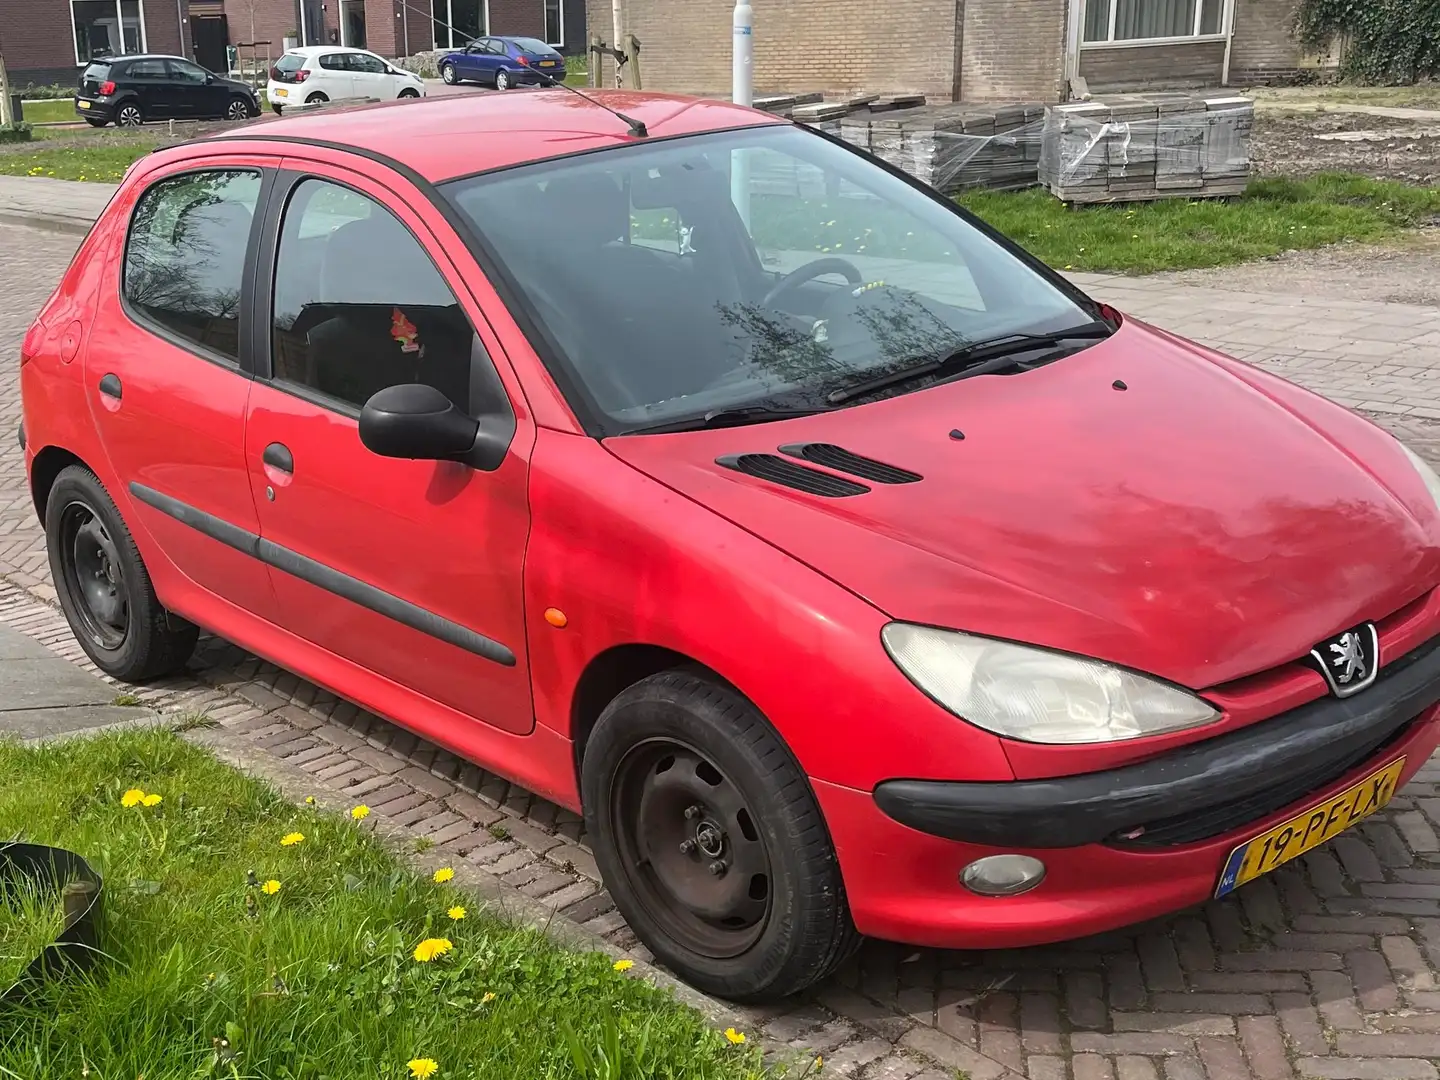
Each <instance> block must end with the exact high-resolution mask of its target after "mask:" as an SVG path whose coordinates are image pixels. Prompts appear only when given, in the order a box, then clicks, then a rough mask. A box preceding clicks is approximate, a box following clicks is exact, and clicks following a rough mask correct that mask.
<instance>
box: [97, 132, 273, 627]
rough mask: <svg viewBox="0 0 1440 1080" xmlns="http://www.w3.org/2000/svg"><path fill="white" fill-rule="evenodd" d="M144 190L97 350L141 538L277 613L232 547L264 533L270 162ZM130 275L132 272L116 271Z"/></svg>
mask: <svg viewBox="0 0 1440 1080" xmlns="http://www.w3.org/2000/svg"><path fill="white" fill-rule="evenodd" d="M185 164H186V167H187V171H185V172H181V173H177V174H174V175H170V176H166V177H164V178H162V179H159V180H157V181H156V182H154V183H152V184H150V185H149V186H147V187H146V188H144V190H143V192H142V193H140V194H139V195H138V197H137V196H136V194H134V192H133V190H132V193H131V194H129V195H127V198H128V199H130V200H132V202H131V203H130V204H129V205H127V206H126V207H125V211H126V212H127V214H129V215H130V227H129V230H128V235H127V234H126V233H125V232H121V231H117V235H116V240H115V244H114V246H113V248H112V249H111V250H110V251H109V252H108V254H107V255H106V258H107V259H108V260H110V263H111V271H112V273H114V274H115V276H119V277H121V281H122V284H121V288H120V290H119V291H117V292H115V293H108V292H107V293H106V294H105V295H103V297H102V299H101V302H100V310H99V312H98V313H97V317H96V319H95V323H94V330H93V332H92V337H91V339H90V342H89V345H88V347H87V349H86V352H85V359H84V362H83V366H84V378H85V389H86V397H87V399H88V401H89V402H90V412H91V415H92V417H93V420H94V424H95V428H96V430H97V432H98V433H99V436H100V440H101V443H102V444H103V446H104V449H105V454H106V456H107V458H108V459H109V463H110V467H111V469H112V471H113V473H114V474H115V476H116V477H117V479H118V481H119V483H118V485H117V486H118V488H119V490H117V491H114V492H112V493H111V494H112V495H113V497H114V498H115V501H116V503H117V504H119V505H120V506H122V507H123V506H125V505H127V503H128V505H129V506H130V507H131V509H130V511H129V512H127V513H126V518H127V519H128V520H129V521H130V523H131V525H132V526H134V527H135V532H137V533H139V532H141V531H144V532H148V533H149V534H150V536H151V537H152V538H153V539H154V541H155V543H156V544H157V545H158V546H159V547H160V549H161V550H163V552H164V553H165V555H166V556H167V557H168V559H169V560H170V562H171V563H173V564H174V566H175V567H176V568H177V569H178V570H179V571H180V573H182V574H184V575H185V576H186V577H187V578H189V579H190V580H191V581H192V582H194V583H195V584H196V585H197V586H199V587H200V588H201V589H204V590H206V591H208V592H210V593H212V594H214V595H216V596H218V597H220V598H222V599H224V600H228V601H230V602H232V603H235V604H238V605H240V606H241V607H244V608H246V609H248V610H250V611H253V612H255V613H256V614H257V615H259V616H260V617H261V618H270V617H271V616H272V615H273V594H272V593H271V589H270V579H269V575H268V573H267V572H266V569H265V567H264V566H263V565H262V564H261V563H260V562H259V561H257V560H256V559H255V558H254V557H253V556H252V555H250V554H244V553H242V552H241V551H240V550H237V548H236V547H235V546H234V545H233V544H232V543H230V542H227V539H226V538H227V537H230V538H233V537H234V536H236V535H239V534H248V535H249V536H252V537H253V536H256V535H257V534H258V533H259V528H260V522H259V517H258V515H257V514H256V511H255V503H254V501H253V500H252V498H251V494H250V484H249V480H248V478H247V476H246V468H245V456H244V448H245V412H246V406H247V404H248V401H249V396H250V386H251V382H250V379H249V377H248V375H247V373H246V372H245V370H243V365H242V358H245V359H248V356H247V349H246V346H247V345H248V335H247V334H245V333H244V332H242V318H241V315H242V311H243V307H244V300H245V296H244V294H245V291H246V288H245V265H246V262H245V260H246V254H247V250H248V248H249V245H250V242H251V237H252V234H253V233H254V232H256V231H257V230H255V229H254V227H253V226H254V223H255V221H256V217H257V207H259V206H261V205H263V201H264V200H263V195H264V191H265V188H266V184H267V180H266V176H267V175H273V173H266V172H264V171H262V170H263V168H264V166H265V165H266V164H268V165H269V166H270V167H271V168H272V169H273V167H274V166H275V165H276V164H278V162H276V161H274V160H271V161H269V162H268V163H267V162H266V161H265V160H264V159H246V161H245V163H244V164H239V165H237V164H232V163H230V162H228V161H227V162H226V164H225V165H224V166H223V167H222V166H220V165H218V164H217V165H214V166H213V167H210V166H206V165H205V163H204V162H203V161H202V162H199V163H196V162H191V161H187V162H186V163H185ZM116 264H118V265H116Z"/></svg>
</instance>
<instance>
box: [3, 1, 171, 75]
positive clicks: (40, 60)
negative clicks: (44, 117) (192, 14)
mask: <svg viewBox="0 0 1440 1080" xmlns="http://www.w3.org/2000/svg"><path fill="white" fill-rule="evenodd" d="M143 2H144V11H145V46H146V48H147V49H148V50H149V51H150V52H161V53H174V54H183V55H186V56H188V55H189V54H190V53H189V47H188V42H187V43H186V45H185V47H184V48H183V49H182V45H181V36H180V22H179V19H180V13H179V11H178V10H177V8H176V5H175V2H174V0H143ZM0 50H3V51H4V53H5V67H6V72H7V74H8V75H9V77H10V80H11V81H12V82H13V83H14V84H15V85H16V86H17V87H22V88H23V87H25V86H27V85H30V84H34V85H37V86H44V85H48V84H51V83H60V84H62V85H66V86H69V85H73V84H74V83H75V81H76V78H77V77H78V74H79V72H78V69H77V67H76V63H75V31H74V27H73V26H72V24H71V22H70V3H69V0H0Z"/></svg>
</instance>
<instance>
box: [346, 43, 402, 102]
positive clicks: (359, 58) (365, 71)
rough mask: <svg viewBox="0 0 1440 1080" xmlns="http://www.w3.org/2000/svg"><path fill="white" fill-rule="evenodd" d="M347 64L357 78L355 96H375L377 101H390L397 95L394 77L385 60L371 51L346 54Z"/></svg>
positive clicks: (352, 74) (353, 76) (352, 75)
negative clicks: (370, 52)
mask: <svg viewBox="0 0 1440 1080" xmlns="http://www.w3.org/2000/svg"><path fill="white" fill-rule="evenodd" d="M345 66H346V67H348V68H349V69H350V77H351V78H353V79H354V80H355V96H356V97H359V98H374V99H375V100H376V101H390V100H391V99H392V98H394V97H395V86H394V79H393V78H392V77H391V76H390V72H389V69H388V68H387V67H386V66H385V61H384V60H381V59H380V58H379V57H378V56H371V55H370V54H369V53H363V52H353V53H346V54H345Z"/></svg>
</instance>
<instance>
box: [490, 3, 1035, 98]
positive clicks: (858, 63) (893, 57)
mask: <svg viewBox="0 0 1440 1080" xmlns="http://www.w3.org/2000/svg"><path fill="white" fill-rule="evenodd" d="M1056 2H1063V0H1056ZM495 3H496V0H491V12H492V14H493V12H494V10H495ZM956 6H957V0H892V2H891V3H890V4H889V5H888V6H887V5H881V4H877V3H875V2H874V0H765V2H762V3H759V4H756V6H755V92H756V93H757V94H760V93H765V92H770V91H780V90H784V91H791V90H795V91H799V90H875V91H896V90H906V91H920V92H923V93H925V94H929V95H933V96H935V97H936V98H940V99H944V100H948V99H949V98H950V96H951V94H952V93H953V92H954V72H955V24H956V17H955V12H956ZM733 10H734V4H733V0H625V11H626V23H627V26H626V29H627V30H629V31H630V32H632V33H634V34H635V36H636V37H638V38H639V39H640V43H641V47H642V50H643V51H642V57H643V60H642V64H643V71H644V76H645V88H646V89H647V90H650V89H654V90H674V91H682V92H690V93H714V94H728V93H729V90H730V61H731V46H730V37H731V35H730V19H731V13H732V11H733ZM586 20H587V23H588V25H589V28H590V31H591V32H592V33H595V34H599V35H600V36H601V37H602V38H603V39H605V41H606V42H609V41H610V38H611V37H612V36H613V34H612V31H611V26H612V20H611V10H610V4H609V2H608V0H587V4H586ZM606 70H607V73H608V72H609V70H610V68H609V65H608V64H607V65H606Z"/></svg>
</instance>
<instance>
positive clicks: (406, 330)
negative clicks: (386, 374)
mask: <svg viewBox="0 0 1440 1080" xmlns="http://www.w3.org/2000/svg"><path fill="white" fill-rule="evenodd" d="M390 336H391V337H393V338H394V339H395V340H396V341H398V342H399V343H400V351H401V352H407V353H412V352H419V351H420V342H419V341H417V340H416V339H417V338H418V337H419V336H420V331H419V330H417V329H415V324H414V323H412V322H411V321H410V320H409V319H407V318H406V317H405V313H404V312H403V311H401V310H400V309H399V308H398V307H397V308H395V309H394V310H393V311H392V312H391V315H390Z"/></svg>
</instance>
